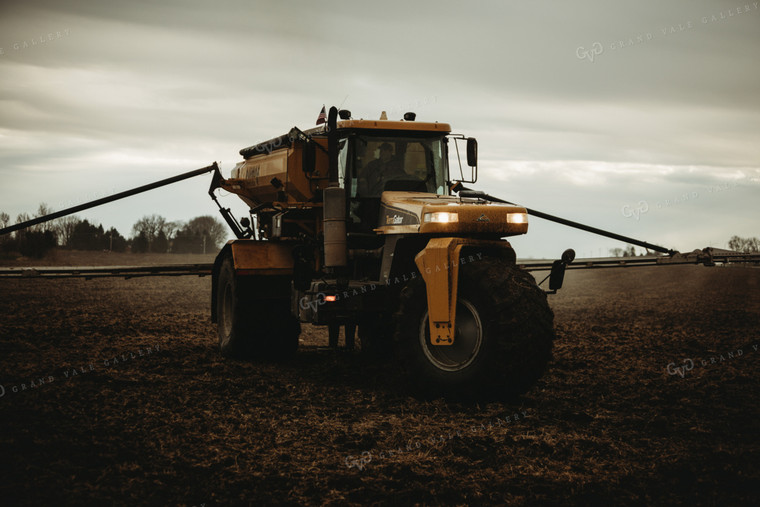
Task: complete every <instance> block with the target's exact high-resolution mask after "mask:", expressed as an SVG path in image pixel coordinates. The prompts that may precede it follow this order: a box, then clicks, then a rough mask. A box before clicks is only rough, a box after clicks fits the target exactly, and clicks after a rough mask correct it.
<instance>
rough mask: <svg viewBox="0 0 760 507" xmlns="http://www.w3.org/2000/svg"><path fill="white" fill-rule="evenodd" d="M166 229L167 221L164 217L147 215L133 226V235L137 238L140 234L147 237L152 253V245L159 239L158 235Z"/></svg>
mask: <svg viewBox="0 0 760 507" xmlns="http://www.w3.org/2000/svg"><path fill="white" fill-rule="evenodd" d="M164 227H166V219H165V218H164V217H162V216H160V215H150V216H147V215H146V216H144V217H142V218H141V219H140V220H138V221H137V222H136V223H135V225H133V226H132V233H133V234H134V235H135V237H136V236H139V235H140V234H143V235H144V236H145V238H146V239H147V240H148V251H149V252H150V245H151V244H152V243H153V240H155V239H156V238H157V237H158V233H159V232H162V231H163V230H164ZM164 234H166V233H164Z"/></svg>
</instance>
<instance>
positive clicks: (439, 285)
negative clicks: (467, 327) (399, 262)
mask: <svg viewBox="0 0 760 507" xmlns="http://www.w3.org/2000/svg"><path fill="white" fill-rule="evenodd" d="M465 246H466V247H479V248H482V249H483V250H490V251H501V252H505V250H508V251H509V256H510V258H511V260H512V261H513V262H514V251H513V250H512V247H511V245H510V244H509V242H507V241H491V240H478V239H470V238H432V239H431V240H430V241H428V244H427V246H426V247H425V248H424V249H423V250H422V251H420V253H418V254H417V255H416V256H415V258H414V262H415V264H417V269H419V270H420V274H421V275H422V279H423V280H425V286H426V291H427V304H428V322H429V325H430V343H432V344H433V345H452V344H453V343H454V335H455V334H456V332H455V329H456V327H455V325H456V309H457V304H456V301H457V289H458V282H459V264H460V253H461V251H462V248H464V247H465Z"/></svg>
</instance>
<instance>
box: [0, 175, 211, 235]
mask: <svg viewBox="0 0 760 507" xmlns="http://www.w3.org/2000/svg"><path fill="white" fill-rule="evenodd" d="M211 171H216V172H217V173H218V172H219V166H218V165H217V163H216V162H214V163H213V164H211V165H210V166H207V167H202V168H201V169H196V170H195V171H190V172H186V173H182V174H178V175H177V176H172V177H171V178H166V179H163V180H159V181H156V182H154V183H148V184H147V185H142V186H140V187H136V188H133V189H131V190H125V191H124V192H119V193H118V194H114V195H110V196H108V197H103V198H101V199H96V200H94V201H90V202H86V203H84V204H79V205H77V206H72V207H71V208H66V209H63V210H61V211H56V212H55V213H50V214H49V215H45V216H41V217H37V218H33V219H31V220H27V221H26V222H21V223H18V224H14V225H11V226H8V227H5V228H3V229H0V236H2V235H3V234H10V233H11V232H14V231H19V230H21V229H26V228H27V227H31V226H33V225H37V224H42V223H45V222H49V221H50V220H55V219H56V218H61V217H65V216H66V215H71V214H74V213H78V212H80V211H84V210H86V209H90V208H94V207H96V206H100V205H102V204H108V203H109V202H113V201H118V200H119V199H124V198H125V197H130V196H133V195H136V194H141V193H143V192H147V191H148V190H153V189H154V188H159V187H163V186H166V185H171V184H172V183H177V182H178V181H182V180H186V179H188V178H193V177H195V176H200V175H201V174H206V173H208V172H211Z"/></svg>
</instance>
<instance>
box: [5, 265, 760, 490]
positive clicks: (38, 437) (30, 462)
mask: <svg viewBox="0 0 760 507" xmlns="http://www.w3.org/2000/svg"><path fill="white" fill-rule="evenodd" d="M182 262H185V261H182ZM210 283H211V281H210V279H209V278H194V277H184V278H166V279H158V278H152V279H133V280H121V279H99V280H92V281H85V280H78V279H74V280H38V279H25V280H0V350H1V354H0V361H1V362H0V385H2V390H0V393H2V396H1V397H0V450H1V451H0V453H1V455H2V459H0V471H1V475H0V503H1V504H3V505H50V504H55V505H74V504H76V505H91V504H117V505H145V504H150V505H203V504H205V505H226V504H239V505H262V504H274V503H277V504H283V503H287V504H356V505H371V504H399V505H404V504H414V503H421V504H428V505H437V504H447V505H449V504H460V505H464V504H467V505H473V504H505V503H506V504H536V503H542V504H545V503H572V504H584V505H588V504H604V505H608V504H612V503H615V504H620V503H622V504H673V503H675V504H688V505H694V504H697V505H760V438H759V437H760V433H759V430H760V423H759V422H758V416H759V415H760V389H758V387H759V384H760V381H759V380H758V378H759V377H758V373H759V372H760V350H756V349H757V347H758V344H759V343H760V336H759V333H760V332H759V331H758V323H760V269H756V268H755V269H753V268H705V267H699V266H681V267H670V268H664V267H649V268H629V269H620V270H598V271H571V272H568V274H567V277H566V282H565V289H563V290H562V291H561V293H560V294H558V295H556V296H550V303H551V305H552V307H553V309H554V311H555V314H556V327H557V331H558V340H557V342H556V344H555V352H554V356H555V358H554V361H553V362H552V364H551V369H550V371H549V373H548V374H547V375H546V376H545V377H544V378H543V379H542V380H541V381H540V383H539V385H538V386H537V387H536V388H535V389H533V390H532V391H530V392H529V393H528V394H527V395H526V396H524V397H522V398H521V399H520V400H518V401H516V402H496V403H489V404H484V405H467V404H461V403H451V402H446V401H444V400H436V401H419V400H416V399H414V398H412V397H410V396H409V395H408V394H406V392H405V391H404V387H403V384H401V383H400V382H398V381H397V380H394V378H395V377H394V375H395V373H394V368H393V366H376V365H371V364H367V363H365V362H363V361H362V359H361V358H360V357H359V355H358V354H357V353H346V352H332V351H327V350H323V349H318V348H317V346H318V345H326V341H327V339H326V334H325V333H323V332H322V331H321V330H315V329H312V328H308V327H305V328H304V333H303V335H302V344H301V350H300V351H299V353H298V355H297V358H296V359H295V360H293V361H291V362H289V363H288V364H285V365H269V364H263V365H262V364H250V363H241V362H233V361H228V360H223V359H222V358H220V356H219V355H218V353H217V351H216V343H215V340H216V334H215V329H214V326H213V325H212V324H211V323H210V321H209V317H208V300H209V291H210ZM670 363H673V364H670ZM669 365H670V366H669ZM40 379H42V380H40Z"/></svg>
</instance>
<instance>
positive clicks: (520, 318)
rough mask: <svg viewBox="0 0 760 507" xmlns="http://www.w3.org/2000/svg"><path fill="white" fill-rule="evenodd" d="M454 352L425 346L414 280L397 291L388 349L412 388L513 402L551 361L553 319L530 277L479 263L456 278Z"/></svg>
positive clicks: (423, 311)
mask: <svg viewBox="0 0 760 507" xmlns="http://www.w3.org/2000/svg"><path fill="white" fill-rule="evenodd" d="M457 299H458V301H457V316H456V335H455V338H454V345H451V346H435V345H432V344H431V343H430V331H429V330H428V319H427V294H426V291H425V283H424V281H422V280H421V279H417V280H413V281H412V282H410V283H409V284H408V285H407V286H406V287H404V288H403V290H402V292H401V300H400V306H399V310H398V311H397V312H396V315H395V334H394V344H395V348H396V353H397V355H398V358H399V361H400V362H401V363H402V364H403V365H404V367H405V369H406V371H407V373H408V375H409V377H410V381H411V385H412V386H416V387H417V386H418V387H419V390H421V391H422V392H423V393H425V394H440V395H447V394H452V395H465V396H469V395H472V396H479V395H486V396H514V395H517V394H522V393H524V392H526V391H527V390H528V389H530V388H531V387H532V386H533V385H534V384H535V382H536V381H537V380H538V379H539V378H540V377H541V376H542V375H543V373H544V371H545V370H546V366H547V364H548V362H549V361H550V359H551V349H552V342H553V340H554V336H555V334H554V314H553V313H552V311H551V309H550V308H549V305H548V303H547V301H546V294H544V292H543V291H542V290H541V289H540V288H539V287H538V286H537V285H536V282H535V280H534V278H533V276H532V275H531V274H530V273H528V272H526V271H523V270H521V269H519V268H517V267H515V266H514V265H511V264H509V263H507V262H506V261H503V260H500V259H493V258H484V259H483V260H482V261H480V262H474V263H471V264H465V265H463V266H462V267H461V268H460V271H459V291H458V296H457Z"/></svg>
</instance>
